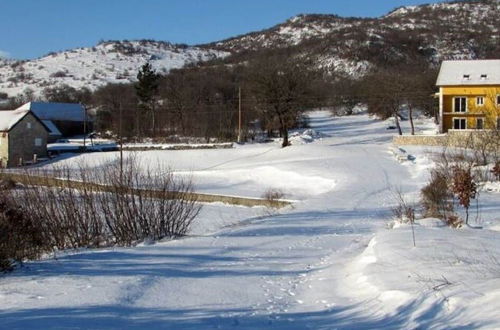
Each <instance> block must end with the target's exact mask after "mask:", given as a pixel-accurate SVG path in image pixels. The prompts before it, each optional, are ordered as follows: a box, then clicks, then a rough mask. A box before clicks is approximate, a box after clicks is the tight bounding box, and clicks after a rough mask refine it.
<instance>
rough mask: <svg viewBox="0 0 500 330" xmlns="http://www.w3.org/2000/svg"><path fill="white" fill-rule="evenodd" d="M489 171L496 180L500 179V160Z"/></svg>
mask: <svg viewBox="0 0 500 330" xmlns="http://www.w3.org/2000/svg"><path fill="white" fill-rule="evenodd" d="M491 173H492V174H493V175H494V176H495V178H496V180H497V181H500V161H497V162H496V163H495V166H493V168H492V169H491Z"/></svg>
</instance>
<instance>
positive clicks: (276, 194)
mask: <svg viewBox="0 0 500 330" xmlns="http://www.w3.org/2000/svg"><path fill="white" fill-rule="evenodd" d="M284 196H285V193H284V192H283V191H281V190H280V189H276V188H269V189H267V190H266V191H265V192H264V194H263V195H262V198H264V199H265V200H267V201H269V202H274V201H277V200H279V199H282V198H283V197H284Z"/></svg>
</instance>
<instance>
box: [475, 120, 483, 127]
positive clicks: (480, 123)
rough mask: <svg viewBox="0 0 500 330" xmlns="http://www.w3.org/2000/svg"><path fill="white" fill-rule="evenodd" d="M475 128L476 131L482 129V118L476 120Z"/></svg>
mask: <svg viewBox="0 0 500 330" xmlns="http://www.w3.org/2000/svg"><path fill="white" fill-rule="evenodd" d="M476 128H477V129H484V118H477V119H476Z"/></svg>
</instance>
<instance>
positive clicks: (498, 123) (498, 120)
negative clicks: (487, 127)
mask: <svg viewBox="0 0 500 330" xmlns="http://www.w3.org/2000/svg"><path fill="white" fill-rule="evenodd" d="M497 129H500V117H497Z"/></svg>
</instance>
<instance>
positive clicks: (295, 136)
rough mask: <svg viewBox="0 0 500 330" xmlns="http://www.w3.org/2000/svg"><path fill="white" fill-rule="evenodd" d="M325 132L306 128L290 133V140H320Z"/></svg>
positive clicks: (301, 141)
mask: <svg viewBox="0 0 500 330" xmlns="http://www.w3.org/2000/svg"><path fill="white" fill-rule="evenodd" d="M323 137H325V134H323V133H321V132H317V131H315V130H314V129H306V130H305V131H302V132H293V133H291V134H290V138H289V139H290V141H291V142H292V144H304V143H311V142H314V141H316V140H321V139H322V138H323Z"/></svg>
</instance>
